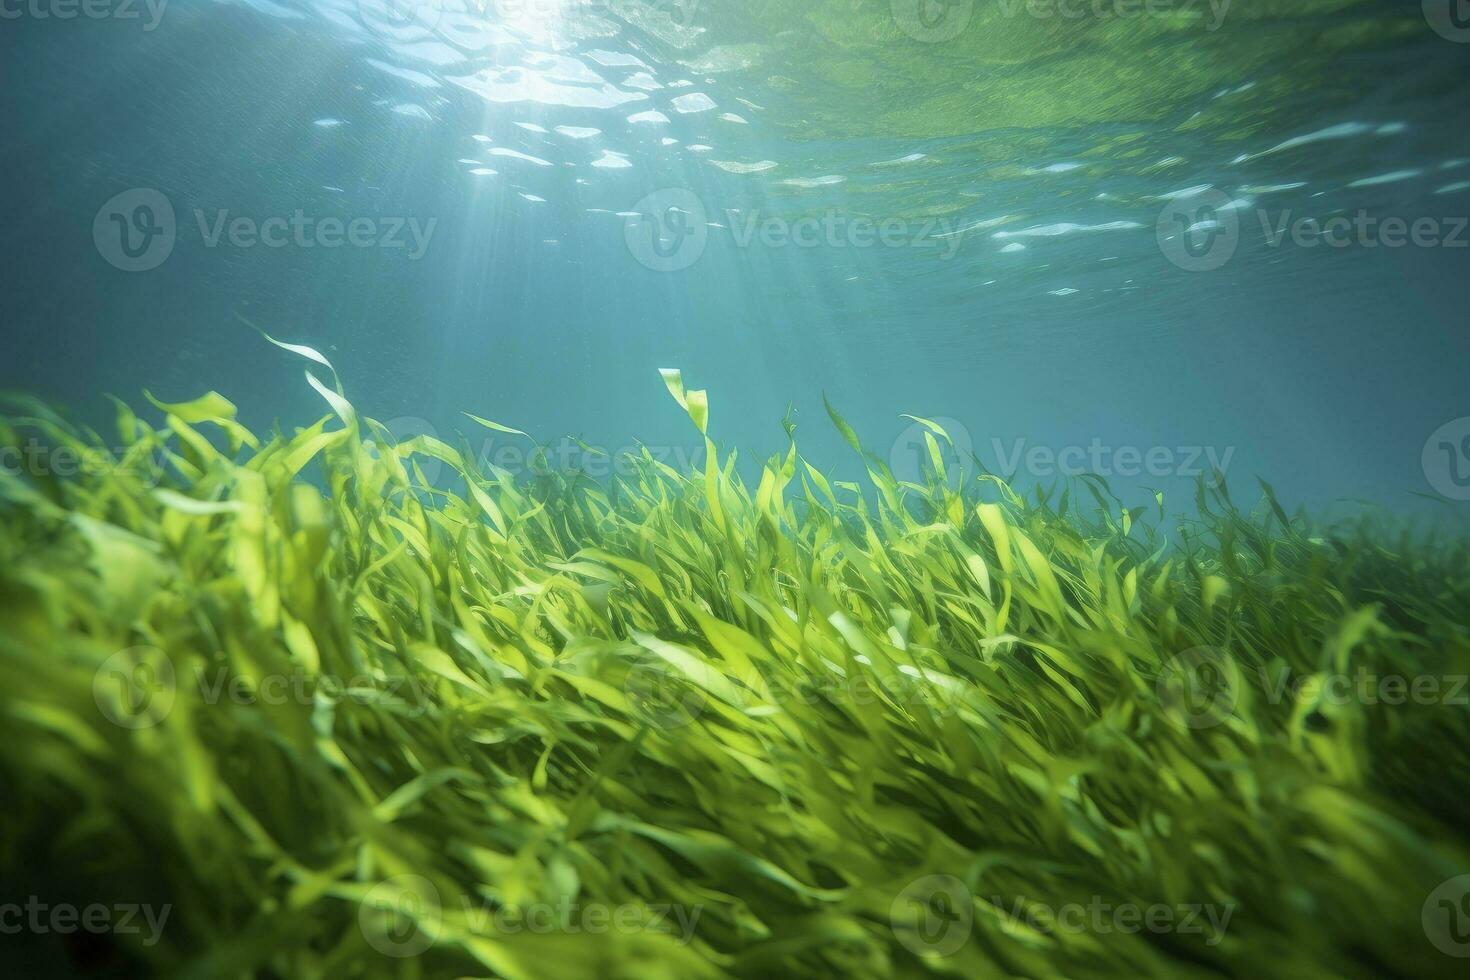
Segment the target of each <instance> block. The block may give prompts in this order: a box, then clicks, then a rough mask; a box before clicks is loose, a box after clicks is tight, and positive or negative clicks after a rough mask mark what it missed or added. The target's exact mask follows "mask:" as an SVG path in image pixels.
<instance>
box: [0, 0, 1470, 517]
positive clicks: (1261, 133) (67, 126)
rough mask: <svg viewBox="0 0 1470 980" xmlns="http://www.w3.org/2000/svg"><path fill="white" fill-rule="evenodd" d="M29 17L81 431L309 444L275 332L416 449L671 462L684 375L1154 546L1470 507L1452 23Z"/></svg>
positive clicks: (131, 5) (45, 294)
mask: <svg viewBox="0 0 1470 980" xmlns="http://www.w3.org/2000/svg"><path fill="white" fill-rule="evenodd" d="M0 9H3V13H4V17H3V19H0V45H3V51H4V55H3V58H0V72H3V76H0V77H3V82H4V86H3V90H4V92H5V95H4V101H5V103H6V104H7V107H8V108H7V111H6V116H7V117H8V118H7V121H6V122H5V124H4V128H3V130H0V168H3V173H4V175H5V185H6V188H5V193H4V203H3V205H0V207H3V212H0V217H3V219H4V220H3V225H0V236H3V241H4V244H5V248H4V253H5V256H6V258H5V268H6V276H5V288H4V290H3V292H0V331H3V333H0V336H3V338H4V346H5V357H4V359H3V364H0V385H4V386H7V387H12V388H22V389H25V390H28V391H33V392H37V393H39V394H42V395H44V396H46V397H48V398H54V399H60V400H62V401H65V402H67V403H70V404H71V405H73V406H75V407H76V409H77V410H78V411H79V412H80V413H81V414H82V415H84V416H86V417H92V418H97V419H99V420H100V419H103V418H106V417H107V415H108V412H109V408H108V405H107V403H106V401H105V400H104V398H103V397H102V395H103V393H104V392H111V393H115V394H117V395H120V396H122V397H125V398H127V399H129V400H132V401H138V400H140V391H141V389H144V388H148V389H150V390H152V391H153V392H154V393H155V394H156V395H157V396H158V397H160V398H162V399H164V400H179V399H184V398H188V397H193V396H194V395H197V394H199V393H201V392H202V391H203V390H206V389H209V388H215V389H218V390H219V391H221V392H223V393H225V394H226V395H228V396H229V397H231V398H232V399H233V400H235V401H236V402H237V403H238V404H239V405H240V408H241V412H242V416H243V417H244V418H245V419H246V420H247V421H248V422H249V423H251V424H253V425H257V426H266V425H269V424H270V423H271V422H272V421H273V420H277V419H279V420H280V421H281V423H282V425H285V426H291V425H304V424H308V423H309V422H311V421H313V420H314V419H315V418H316V417H317V416H318V415H319V414H320V411H321V409H320V399H319V397H318V396H317V395H316V394H315V393H314V392H312V391H311V390H310V389H309V388H308V387H307V386H306V385H305V383H304V381H303V379H302V377H301V371H300V364H299V361H297V360H294V359H292V358H291V357H290V356H289V355H286V354H284V353H283V352H281V351H279V350H277V349H275V348H273V347H270V346H269V345H268V344H265V343H263V342H262V341H261V340H260V339H259V337H258V335H256V334H255V333H254V332H253V331H252V330H251V329H250V328H249V327H248V326H247V325H246V322H245V321H248V322H249V323H252V324H256V325H259V326H260V327H262V328H263V329H266V330H268V331H269V332H271V333H272V334H274V335H275V336H278V337H280V338H282V339H285V340H291V341H296V342H302V343H309V344H312V345H314V346H317V347H319V348H320V349H321V350H323V351H324V352H326V353H327V354H328V355H329V356H330V357H332V358H333V360H334V361H335V363H336V364H337V366H338V368H339V369H340V371H341V372H342V375H343V378H344V380H345V383H346V385H347V389H348V394H349V396H350V397H352V398H353V400H354V401H355V402H356V403H357V404H358V405H359V406H360V408H361V409H362V410H363V411H365V412H367V413H369V414H372V415H374V416H376V417H378V418H381V419H385V420H395V421H394V423H393V424H394V426H395V427H396V428H398V429H399V430H400V431H402V432H404V433H410V432H414V431H422V430H427V429H432V430H433V431H436V432H438V433H439V434H440V435H441V436H445V437H450V433H451V432H452V430H454V429H456V428H462V426H461V424H460V421H462V416H460V415H459V413H460V412H461V411H469V412H474V413H476V414H479V415H482V416H486V417H489V418H492V419H496V420H498V421H501V422H504V423H507V424H510V425H514V426H517V427H520V428H524V429H527V430H528V431H530V432H531V433H533V434H534V435H535V436H537V437H538V438H540V439H543V440H548V441H550V440H555V439H557V438H558V437H560V436H563V435H572V436H576V437H579V438H580V439H582V440H583V441H584V442H586V443H587V444H589V445H592V446H595V447H601V448H604V449H607V450H611V451H618V450H621V449H624V448H627V447H631V446H634V445H636V444H637V443H638V442H640V441H641V442H643V443H647V444H649V445H651V446H653V447H655V450H656V451H657V452H659V453H661V454H662V455H663V456H664V457H665V458H667V459H669V461H670V462H672V463H675V464H678V463H679V462H680V461H682V460H687V459H690V458H693V457H694V456H695V454H697V452H698V451H699V443H698V441H697V439H696V438H694V437H693V434H692V430H691V429H690V427H689V425H688V421H687V419H686V418H684V416H683V414H682V413H681V412H680V411H679V410H678V409H677V407H676V406H674V405H673V404H672V403H671V402H670V401H669V398H668V395H667V393H666V392H665V391H664V388H663V386H662V384H661V383H660V382H659V379H658V376H657V374H656V369H657V368H660V367H667V366H677V367H680V368H682V369H683V371H684V375H685V378H686V379H687V380H688V381H689V382H690V383H691V384H693V385H695V386H699V387H706V388H708V389H709V390H710V398H711V404H712V425H711V432H712V434H713V435H714V436H715V437H716V439H717V440H718V441H719V442H721V443H723V444H725V445H729V446H732V447H739V448H740V449H741V451H742V452H743V453H745V454H747V455H748V456H750V457H752V458H754V457H757V456H761V455H764V454H766V453H770V452H774V451H776V450H778V449H780V448H781V447H782V446H784V440H785V435H784V433H783V430H782V427H781V425H780V421H781V419H782V418H783V416H784V415H785V414H786V412H787V410H788V404H789V405H790V408H791V413H792V414H791V416H790V417H791V418H793V419H794V420H795V421H796V423H797V425H798V438H799V440H800V442H801V444H802V447H803V450H804V451H805V452H806V453H807V454H808V455H810V456H811V457H812V458H813V459H814V460H815V461H816V462H818V463H819V464H820V465H823V466H824V467H830V468H833V469H835V470H837V471H838V473H839V475H849V476H851V475H855V474H856V473H857V467H856V465H855V462H854V460H853V458H852V456H851V454H850V451H849V450H847V449H846V447H845V446H843V444H842V443H841V441H840V438H839V437H838V436H837V434H836V433H835V432H834V431H833V430H832V427H831V425H830V423H829V422H828V420H827V418H826V413H825V410H824V409H823V406H822V393H823V392H825V393H826V395H827V396H828V397H829V398H830V399H831V401H832V402H833V404H834V405H835V406H836V407H838V408H839V409H840V410H841V411H842V412H843V413H844V414H845V415H846V416H847V417H848V419H849V420H850V421H851V422H852V423H853V424H854V426H855V427H856V428H857V429H858V430H859V432H861V433H862V434H863V436H864V439H865V441H866V442H868V443H869V444H871V445H872V447H873V448H874V450H875V451H876V452H877V453H878V454H879V455H880V456H885V457H887V458H889V459H890V461H891V462H892V463H893V465H894V466H895V468H896V469H898V471H899V472H900V474H901V475H903V474H905V473H912V472H913V471H914V470H915V469H916V467H917V466H918V462H917V460H918V456H917V453H916V451H915V450H916V446H915V443H914V440H913V434H914V433H913V432H912V431H911V429H910V423H909V422H908V421H907V420H905V419H903V418H902V417H901V416H902V413H914V414H917V415H922V416H927V417H930V418H936V419H943V420H947V421H946V422H945V424H946V425H947V426H949V427H950V428H951V429H952V430H953V431H954V432H955V434H956V435H957V437H958V439H959V440H960V441H961V443H965V442H968V444H969V445H970V446H971V447H972V448H973V450H974V452H975V453H976V455H977V456H978V457H979V458H980V460H981V461H982V462H983V463H984V464H985V465H986V466H988V467H990V468H991V469H992V470H995V471H997V472H1001V473H1003V474H1012V473H1014V474H1015V479H1016V481H1017V482H1019V483H1032V482H1035V481H1040V482H1042V483H1043V484H1046V483H1049V482H1051V481H1052V480H1053V479H1054V478H1055V477H1056V476H1057V475H1059V474H1061V475H1076V474H1077V473H1081V472H1095V473H1099V474H1101V475H1103V476H1105V477H1107V478H1108V479H1109V480H1111V481H1112V482H1113V483H1114V484H1115V486H1117V487H1118V488H1119V489H1121V490H1123V491H1124V493H1125V496H1129V497H1130V503H1135V502H1140V501H1139V496H1140V495H1141V494H1142V493H1143V492H1144V488H1149V487H1162V488H1164V489H1166V490H1167V491H1168V492H1169V493H1170V494H1171V495H1173V496H1175V497H1176V498H1179V497H1181V496H1183V495H1184V494H1185V493H1186V492H1187V489H1188V484H1189V482H1190V481H1191V480H1192V478H1193V477H1194V476H1195V475H1196V474H1198V473H1203V472H1206V471H1207V469H1208V467H1209V466H1210V465H1211V464H1212V463H1213V464H1215V465H1218V466H1220V467H1222V468H1223V469H1224V470H1225V471H1226V473H1227V476H1228V478H1229V479H1230V481H1231V484H1232V486H1236V487H1238V488H1240V491H1241V496H1243V497H1247V498H1248V497H1250V496H1252V495H1253V493H1254V487H1253V478H1254V477H1255V476H1256V475H1261V476H1264V477H1266V478H1267V479H1270V480H1271V481H1272V482H1273V483H1274V484H1275V485H1276V486H1277V489H1278V491H1279V492H1280V493H1281V494H1282V496H1283V498H1284V499H1285V500H1286V501H1287V503H1288V505H1294V504H1296V503H1307V504H1310V505H1312V506H1314V507H1324V506H1327V505H1329V504H1330V503H1331V502H1333V501H1337V500H1341V499H1344V498H1362V499H1368V500H1372V501H1376V502H1378V503H1382V504H1387V505H1389V506H1391V507H1393V508H1395V509H1400V510H1416V509H1419V508H1428V509H1430V511H1432V512H1434V513H1439V514H1446V513H1448V514H1450V515H1451V516H1452V517H1454V518H1456V519H1458V517H1459V516H1462V515H1459V514H1458V511H1457V510H1456V508H1461V507H1465V506H1467V504H1466V503H1464V498H1470V419H1467V416H1470V394H1467V390H1470V387H1467V385H1466V383H1465V381H1466V374H1467V368H1470V329H1467V327H1470V323H1467V320H1470V275H1467V273H1470V248H1467V246H1470V230H1467V229H1466V227H1465V225H1466V219H1465V215H1466V214H1467V213H1470V125H1467V123H1470V111H1467V109H1466V99H1465V93H1466V89H1465V80H1466V78H1467V77H1470V76H1467V74H1466V68H1467V67H1470V20H1466V19H1464V18H1462V17H1460V16H1459V14H1460V13H1461V12H1460V11H1459V9H1458V8H1457V7H1456V6H1455V5H1454V4H1453V3H1451V2H1446V3H1436V2H1435V0H1427V2H1426V3H1424V4H1423V5H1420V4H1417V3H1372V2H1370V3H1352V2H1334V0H1321V2H1314V0H1298V2H1285V0H1280V2H1276V0H1255V2H1250V0H1235V2H1234V3H1225V2H1223V0H1216V3H1215V4H1214V5H1213V6H1212V5H1210V4H1208V3H1204V2H1201V3H1191V2H1188V0H1178V2H1172V3H1165V2H1162V0H1155V2H1151V3H1147V4H1145V3H1143V2H1133V0H1107V2H1104V0H1086V2H1072V0H1060V2H1057V0H1033V2H1030V3H1023V2H1021V0H975V2H964V0H950V2H947V3H941V2H937V0H912V2H910V0H892V2H889V0H860V2H859V0H804V2H799V3H798V2H790V0H745V2H734V0H698V2H695V0H678V2H675V0H666V2H663V3H645V2H640V0H581V2H579V0H501V2H487V3H485V4H479V3H466V2H464V0H422V2H418V0H396V2H395V3H385V2H384V0H331V2H309V0H279V2H275V0H241V2H225V3H212V2H198V0H172V2H167V3H160V2H159V0H154V3H153V5H152V6H150V5H148V4H147V3H145V2H144V0H93V4H92V5H91V6H89V7H87V8H81V7H80V6H75V7H73V6H70V5H69V4H68V0H5V4H4V5H0ZM1334 219H1335V221H1334ZM475 440H476V442H475V445H476V446H477V447H480V443H481V441H482V434H477V435H475ZM505 442H506V441H497V442H496V443H495V444H494V445H492V446H490V447H487V448H488V450H489V451H490V452H491V453H492V454H493V453H494V452H496V451H499V450H501V449H506V445H505ZM555 445H557V446H559V447H560V448H559V450H558V451H559V452H560V453H561V456H560V461H561V462H562V463H564V464H566V465H589V464H590V465H591V466H592V467H594V468H595V467H596V466H598V465H599V464H598V463H596V462H594V461H593V460H594V459H595V457H589V456H587V455H586V451H585V450H584V449H582V448H581V447H579V446H578V445H577V444H576V443H572V442H560V443H556V444H555ZM506 451H507V452H509V453H511V455H510V456H507V457H504V458H503V459H502V462H507V461H509V462H511V463H514V460H515V458H516V457H515V456H514V453H515V451H516V450H514V449H506ZM1417 495H1424V496H1417Z"/></svg>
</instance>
